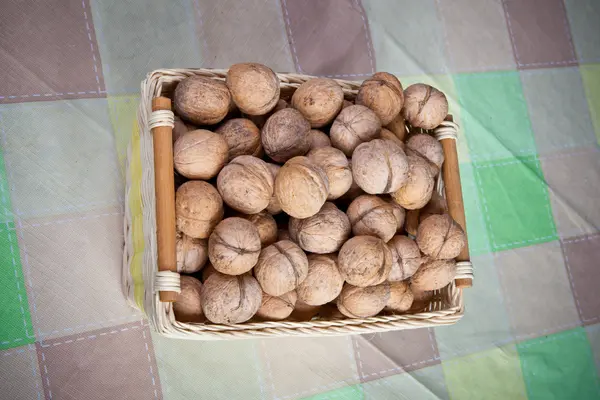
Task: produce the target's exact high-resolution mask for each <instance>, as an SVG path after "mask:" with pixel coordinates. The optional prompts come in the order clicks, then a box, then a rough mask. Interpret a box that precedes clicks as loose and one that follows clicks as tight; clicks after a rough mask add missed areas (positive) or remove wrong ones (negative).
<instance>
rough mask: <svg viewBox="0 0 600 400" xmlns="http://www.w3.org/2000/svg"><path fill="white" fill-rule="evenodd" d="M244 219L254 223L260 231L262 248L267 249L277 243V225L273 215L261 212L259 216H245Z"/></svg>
mask: <svg viewBox="0 0 600 400" xmlns="http://www.w3.org/2000/svg"><path fill="white" fill-rule="evenodd" d="M243 218H245V219H247V220H248V221H250V222H252V223H253V224H254V226H256V229H258V236H259V237H260V244H261V246H262V247H267V246H269V245H272V244H273V243H275V242H276V241H277V223H276V222H275V218H273V216H272V215H271V214H269V213H268V212H266V211H261V212H259V213H258V214H250V215H244V216H243Z"/></svg>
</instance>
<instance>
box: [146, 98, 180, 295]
mask: <svg viewBox="0 0 600 400" xmlns="http://www.w3.org/2000/svg"><path fill="white" fill-rule="evenodd" d="M158 110H171V99H169V98H166V97H155V98H154V99H152V111H158ZM152 138H153V143H154V189H155V192H156V242H157V245H158V270H159V271H173V272H177V253H176V249H175V190H174V188H175V183H174V179H175V178H174V172H173V129H172V128H171V127H169V126H158V127H156V128H154V129H152ZM159 298H160V301H163V302H174V301H175V299H176V298H177V292H167V291H161V292H159Z"/></svg>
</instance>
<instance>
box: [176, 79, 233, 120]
mask: <svg viewBox="0 0 600 400" xmlns="http://www.w3.org/2000/svg"><path fill="white" fill-rule="evenodd" d="M173 103H174V107H175V112H176V113H177V115H179V116H180V117H181V118H183V119H184V120H186V121H189V122H191V123H193V124H195V125H214V124H216V123H218V122H220V121H222V120H223V118H225V116H226V115H227V113H228V112H229V104H230V103H231V95H230V94H229V90H228V89H227V86H225V84H224V83H223V82H221V81H218V80H215V79H210V78H205V77H203V76H190V77H189V78H185V79H184V80H182V81H181V82H179V84H178V85H177V87H176V88H175V93H174V94H173Z"/></svg>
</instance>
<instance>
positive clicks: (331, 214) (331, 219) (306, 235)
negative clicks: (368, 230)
mask: <svg viewBox="0 0 600 400" xmlns="http://www.w3.org/2000/svg"><path fill="white" fill-rule="evenodd" d="M350 230H351V226H350V221H349V220H348V217H347V216H346V214H344V213H343V212H342V211H340V210H339V209H338V208H337V207H336V206H335V204H333V203H330V202H327V203H325V204H324V205H323V207H322V208H321V210H319V212H318V213H316V214H315V215H313V216H312V217H308V218H304V219H298V218H294V217H291V218H290V223H289V233H290V237H291V240H292V241H294V242H295V243H297V244H298V245H299V246H300V247H301V248H302V249H303V250H306V251H310V252H311V253H317V254H327V253H333V252H336V251H338V250H339V249H340V248H341V247H342V245H343V244H344V242H345V241H346V240H348V238H349V237H350Z"/></svg>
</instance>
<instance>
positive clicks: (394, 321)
mask: <svg viewBox="0 0 600 400" xmlns="http://www.w3.org/2000/svg"><path fill="white" fill-rule="evenodd" d="M226 73H227V70H225V69H206V68H185V69H158V70H155V71H152V72H150V73H149V74H148V75H147V77H146V79H145V80H144V81H143V82H142V84H141V99H140V106H139V110H138V126H139V145H140V149H139V152H140V159H141V167H142V180H141V182H132V177H131V173H130V172H131V171H130V166H131V162H132V159H131V157H132V149H131V144H130V148H129V150H128V159H127V177H126V207H125V210H126V211H125V218H124V233H125V249H124V254H123V290H124V293H125V294H126V295H127V297H128V300H129V303H130V304H131V305H132V306H133V307H136V308H140V306H139V305H138V304H137V303H136V302H135V300H134V287H133V277H132V275H131V269H130V268H131V263H132V258H133V253H134V250H133V237H132V234H133V224H132V218H133V216H132V215H131V210H130V207H129V206H128V205H129V200H130V196H131V188H132V186H133V185H134V184H139V185H140V192H141V202H142V217H143V237H144V243H145V247H144V253H143V262H142V275H143V281H144V293H143V310H144V312H145V313H146V315H147V317H148V319H149V322H150V325H151V326H152V327H153V328H154V330H156V331H157V332H158V333H159V334H162V335H164V336H169V337H178V338H186V339H233V338H252V337H270V336H329V335H347V334H359V333H373V332H384V331H389V330H400V329H414V328H423V327H434V326H441V325H450V324H454V323H456V322H457V321H458V320H459V319H460V318H461V317H462V316H463V314H464V305H463V296H462V290H460V289H459V288H457V287H456V285H455V284H454V282H452V283H451V284H449V285H448V286H447V287H445V288H443V289H441V290H439V291H435V299H437V300H436V301H433V302H432V304H431V305H430V307H429V309H428V310H427V311H424V312H419V313H415V314H398V315H378V316H375V317H370V318H357V319H332V320H326V319H313V320H311V321H285V320H284V321H266V322H247V323H242V324H232V325H219V324H212V323H205V324H192V323H182V322H179V321H176V320H175V316H174V313H173V309H172V304H171V303H162V302H160V301H159V299H158V293H157V292H155V290H154V280H155V274H156V271H157V270H158V267H157V253H156V232H155V230H156V218H155V199H154V173H153V166H154V164H153V149H152V134H151V132H150V129H149V126H148V121H149V118H150V115H151V113H152V109H151V102H152V98H154V97H157V96H164V95H169V93H170V92H171V91H172V87H173V86H174V84H176V83H177V82H179V81H181V80H182V79H185V78H186V77H189V76H204V77H208V78H211V79H216V80H224V79H225V76H226ZM277 76H278V77H279V79H280V82H281V84H280V87H281V89H282V92H283V91H285V90H289V89H295V88H297V87H298V86H299V85H300V84H302V83H303V82H305V81H307V80H309V79H311V78H314V76H309V75H301V74H294V73H278V74H277ZM334 80H335V81H336V82H338V83H339V84H340V86H341V87H342V89H343V91H344V95H345V96H346V97H348V98H353V97H354V96H355V95H356V93H357V91H358V88H359V87H360V85H361V83H362V81H348V80H343V79H334ZM440 175H441V174H440ZM440 180H441V177H440ZM441 184H443V182H440V185H441ZM440 185H438V188H439V187H440ZM138 217H139V216H138Z"/></svg>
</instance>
